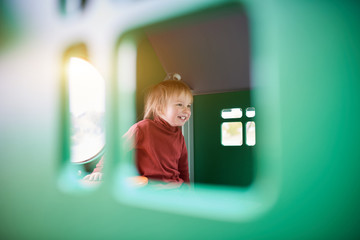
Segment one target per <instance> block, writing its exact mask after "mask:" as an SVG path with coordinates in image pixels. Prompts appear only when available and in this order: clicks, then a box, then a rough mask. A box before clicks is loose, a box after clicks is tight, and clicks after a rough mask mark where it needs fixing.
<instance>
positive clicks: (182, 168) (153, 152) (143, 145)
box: [94, 118, 190, 183]
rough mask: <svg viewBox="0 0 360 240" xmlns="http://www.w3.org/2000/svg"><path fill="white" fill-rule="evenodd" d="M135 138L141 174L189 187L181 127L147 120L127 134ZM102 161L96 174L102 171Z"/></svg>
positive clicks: (134, 126)
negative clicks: (185, 184)
mask: <svg viewBox="0 0 360 240" xmlns="http://www.w3.org/2000/svg"><path fill="white" fill-rule="evenodd" d="M125 136H127V137H132V136H133V137H135V138H134V141H135V142H134V143H135V144H134V148H135V150H136V166H137V169H138V171H139V174H140V175H142V176H145V177H147V178H149V179H154V180H160V181H164V182H176V183H183V182H185V183H189V182H190V180H189V167H188V154H187V148H186V145H185V140H184V136H183V135H182V132H181V129H180V128H179V127H173V126H171V125H170V124H169V123H167V122H166V121H165V120H163V119H161V118H155V120H151V119H144V120H142V121H140V122H138V123H136V124H134V125H133V126H132V127H131V128H130V129H129V131H128V132H127V133H126V134H125ZM102 164H103V160H101V161H100V162H99V164H98V166H97V169H95V170H94V172H96V171H100V170H101V169H100V168H101V167H100V166H102Z"/></svg>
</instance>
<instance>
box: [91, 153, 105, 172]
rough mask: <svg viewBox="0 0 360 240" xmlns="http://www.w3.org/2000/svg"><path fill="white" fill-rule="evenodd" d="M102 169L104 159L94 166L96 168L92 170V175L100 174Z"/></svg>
mask: <svg viewBox="0 0 360 240" xmlns="http://www.w3.org/2000/svg"><path fill="white" fill-rule="evenodd" d="M103 167H104V157H102V158H101V159H100V161H99V162H98V163H97V164H96V167H95V168H94V171H93V173H95V172H102V170H103Z"/></svg>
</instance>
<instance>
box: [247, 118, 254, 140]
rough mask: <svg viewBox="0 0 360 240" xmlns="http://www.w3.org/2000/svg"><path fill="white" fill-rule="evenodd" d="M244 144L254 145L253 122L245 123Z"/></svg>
mask: <svg viewBox="0 0 360 240" xmlns="http://www.w3.org/2000/svg"><path fill="white" fill-rule="evenodd" d="M246 145H248V146H254V145H255V122H247V123H246Z"/></svg>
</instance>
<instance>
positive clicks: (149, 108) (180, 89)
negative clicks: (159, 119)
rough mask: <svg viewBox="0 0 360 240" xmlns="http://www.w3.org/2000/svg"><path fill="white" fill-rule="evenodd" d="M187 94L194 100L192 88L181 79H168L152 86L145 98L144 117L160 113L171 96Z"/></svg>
mask: <svg viewBox="0 0 360 240" xmlns="http://www.w3.org/2000/svg"><path fill="white" fill-rule="evenodd" d="M181 94H185V95H186V96H187V97H189V98H190V99H191V102H192V101H193V96H192V93H191V90H190V88H189V87H188V85H186V84H185V83H184V82H182V81H179V80H166V81H163V82H161V83H158V84H156V85H155V86H153V87H151V88H150V89H149V91H148V94H147V96H146V100H145V111H144V119H154V118H155V117H156V116H158V115H159V112H161V111H162V110H163V109H164V107H165V106H166V104H167V102H168V101H169V100H170V98H172V97H174V96H179V95H181Z"/></svg>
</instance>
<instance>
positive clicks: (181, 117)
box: [178, 116, 186, 120]
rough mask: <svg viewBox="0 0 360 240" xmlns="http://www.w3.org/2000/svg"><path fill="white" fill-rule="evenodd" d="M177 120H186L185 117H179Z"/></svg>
mask: <svg viewBox="0 0 360 240" xmlns="http://www.w3.org/2000/svg"><path fill="white" fill-rule="evenodd" d="M178 118H180V119H181V120H185V119H186V117H184V116H179V117H178Z"/></svg>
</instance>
